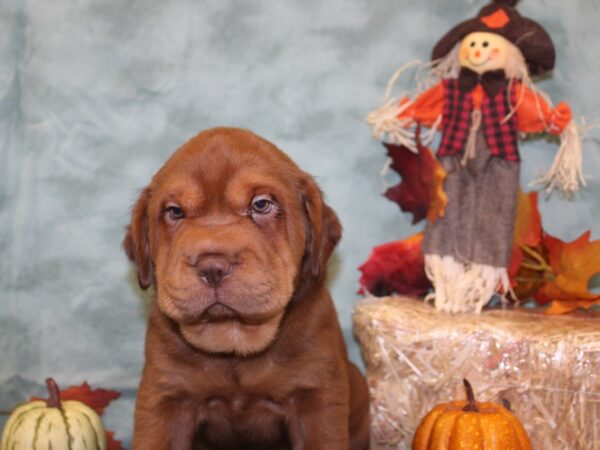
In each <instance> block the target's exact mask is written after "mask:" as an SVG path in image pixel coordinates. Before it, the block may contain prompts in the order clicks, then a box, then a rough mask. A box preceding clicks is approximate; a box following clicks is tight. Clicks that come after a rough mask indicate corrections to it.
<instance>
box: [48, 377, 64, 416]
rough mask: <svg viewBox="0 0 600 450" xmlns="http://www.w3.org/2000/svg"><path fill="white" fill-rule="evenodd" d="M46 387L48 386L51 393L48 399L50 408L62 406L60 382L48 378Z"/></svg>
mask: <svg viewBox="0 0 600 450" xmlns="http://www.w3.org/2000/svg"><path fill="white" fill-rule="evenodd" d="M46 387H47V388H48V393H49V394H50V398H49V399H48V400H46V404H47V405H48V407H49V408H58V409H61V408H62V403H61V402H60V389H58V384H56V381H54V380H53V379H52V378H46Z"/></svg>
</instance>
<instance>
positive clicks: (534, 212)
mask: <svg viewBox="0 0 600 450" xmlns="http://www.w3.org/2000/svg"><path fill="white" fill-rule="evenodd" d="M537 203H538V193H537V192H530V193H529V194H526V193H525V192H523V190H522V189H519V192H518V201H517V214H516V218H515V231H514V233H513V241H514V244H515V245H518V246H523V245H527V246H529V247H536V246H537V245H539V244H540V242H541V240H542V217H541V216H540V211H539V210H538V207H537Z"/></svg>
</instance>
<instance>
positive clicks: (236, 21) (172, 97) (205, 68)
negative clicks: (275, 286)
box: [0, 0, 600, 443]
mask: <svg viewBox="0 0 600 450" xmlns="http://www.w3.org/2000/svg"><path fill="white" fill-rule="evenodd" d="M483 4H484V2H482V1H473V0H472V1H469V0H421V1H414V0H379V1H368V0H302V1H301V0H287V1H275V0H272V1H266V0H263V1H260V0H243V1H242V0H239V1H222V0H202V1H195V0H182V1H177V2H163V1H158V0H143V1H142V0H135V1H127V2H123V1H121V0H78V1H74V0H57V1H52V2H49V1H46V0H2V1H1V2H0V158H1V159H0V255H1V258H0V410H9V409H10V408H11V407H12V406H13V405H14V403H15V402H17V401H20V400H23V399H25V398H27V397H29V396H30V395H31V394H33V393H38V394H39V393H41V391H42V390H41V386H42V384H43V380H44V378H45V377H46V376H49V375H52V376H54V377H55V378H56V379H57V380H58V381H59V382H60V383H61V384H62V385H64V386H67V385H69V384H75V383H77V384H79V383H81V382H82V381H83V380H88V381H89V382H90V383H92V384H93V385H96V386H102V387H106V388H115V389H119V390H121V391H122V392H123V394H124V395H123V398H122V400H119V401H118V402H115V403H114V404H112V405H111V406H110V408H109V409H108V411H107V415H106V419H105V420H106V423H107V425H108V426H109V427H112V428H114V429H116V430H117V437H118V438H120V439H122V440H123V441H124V442H126V443H129V440H130V433H131V428H132V417H131V416H132V412H133V397H134V395H135V389H136V386H137V383H138V378H139V374H140V369H141V367H142V362H143V360H142V349H143V340H144V326H145V311H146V302H147V300H146V299H145V297H144V296H143V295H142V294H141V293H140V292H139V290H138V289H137V287H136V285H135V282H134V277H133V274H132V271H131V268H130V266H129V264H128V262H127V260H126V258H125V257H124V255H123V252H122V251H121V248H120V244H121V239H122V235H123V229H124V227H125V225H126V223H127V221H128V215H129V210H130V206H131V205H132V203H133V202H134V200H135V199H136V196H137V194H138V193H139V191H140V189H141V188H142V187H143V186H144V185H145V184H146V183H147V182H148V181H149V179H150V177H151V175H152V174H153V173H154V172H155V171H156V170H157V169H158V168H159V167H160V165H161V164H162V162H163V161H164V160H165V159H166V158H167V157H168V156H169V154H170V153H171V152H172V151H173V150H174V149H176V148H177V147H178V146H179V145H180V144H182V143H183V142H184V141H186V140H187V139H188V138H190V137H191V136H193V135H194V134H196V133H197V132H198V131H200V130H202V129H204V128H207V127H212V126H215V125H232V126H239V127H246V128H250V129H252V130H254V131H256V132H257V133H258V134H260V135H262V136H264V137H266V138H267V139H269V140H271V141H273V142H274V143H276V144H277V145H278V146H280V147H281V148H282V149H284V150H285V151H287V152H288V153H289V154H290V155H291V156H292V157H293V158H294V159H295V160H296V161H297V162H298V163H299V164H300V166H302V167H303V168H304V169H306V170H307V171H308V172H310V173H312V174H314V175H315V176H316V177H317V179H318V181H319V183H320V185H321V187H322V189H323V190H324V192H325V194H326V197H327V200H328V201H329V203H330V204H331V205H332V206H333V207H334V208H335V209H336V210H337V212H338V213H339V216H340V218H341V220H342V222H343V225H344V228H345V236H344V239H343V241H342V243H341V245H340V246H339V248H338V250H337V253H336V256H335V264H334V275H333V277H332V279H331V289H332V291H333V295H334V297H335V300H336V305H337V307H338V311H339V315H340V320H341V322H342V325H343V328H344V331H345V333H346V337H347V341H348V344H349V346H350V350H351V355H352V358H353V359H355V360H359V359H360V355H359V351H358V348H357V346H356V344H355V343H354V342H353V339H352V329H351V311H352V307H353V305H354V303H355V301H356V300H357V298H358V297H357V295H356V290H357V287H358V284H357V280H358V276H359V273H358V272H357V267H358V266H359V265H360V263H361V262H363V261H364V260H365V259H366V258H367V257H368V255H369V252H370V250H371V248H372V247H373V246H375V245H377V244H380V243H384V242H388V241H391V240H395V239H399V238H403V237H406V236H408V235H409V234H412V233H413V232H415V231H416V230H417V228H414V227H411V225H410V219H411V217H410V216H408V215H406V214H402V213H401V212H400V211H399V209H398V208H397V206H396V205H394V204H392V203H389V202H388V201H386V200H385V199H383V198H382V197H381V182H380V178H379V170H380V168H381V166H382V164H383V163H384V160H385V155H384V149H383V147H381V146H380V144H379V143H378V142H376V141H375V140H372V139H371V136H370V131H369V129H368V127H367V126H366V125H365V122H364V117H365V115H366V114H367V113H368V112H369V111H370V110H371V109H373V108H374V107H376V106H377V105H378V103H379V101H380V100H381V96H382V94H383V91H384V88H385V84H386V81H387V79H388V78H389V77H390V76H391V75H392V73H393V71H394V69H396V68H397V67H398V66H400V65H401V64H403V63H405V62H407V61H409V60H413V59H424V58H427V57H428V55H429V53H430V51H431V49H432V47H433V45H434V44H435V43H436V41H437V39H438V38H439V37H441V35H442V34H443V33H444V32H446V31H447V30H449V29H450V27H452V26H454V25H455V24H456V23H458V22H459V21H461V20H463V19H465V18H467V17H472V16H474V15H475V13H476V12H477V10H478V9H479V8H480V7H481V6H482V5H483ZM520 10H521V12H522V13H523V14H525V15H527V16H530V17H532V18H534V19H535V20H537V21H539V22H541V23H542V24H543V25H544V26H546V27H547V29H548V30H549V32H550V34H551V35H552V37H553V38H554V40H555V43H556V46H557V55H558V62H557V67H556V70H555V71H554V74H553V76H552V77H551V78H549V79H547V80H545V81H544V82H542V83H541V84H540V85H541V87H542V88H543V89H544V90H546V91H547V92H548V93H549V94H550V95H551V96H552V98H553V99H554V100H555V101H559V100H562V99H566V100H567V101H569V102H570V104H571V105H572V107H573V109H574V111H575V113H576V114H577V115H578V116H583V117H587V118H588V119H589V120H591V121H594V120H595V121H599V120H600V86H599V80H600V57H599V52H598V48H599V45H600V26H599V25H598V24H599V23H600V4H599V3H598V1H597V0H577V1H573V2H566V1H563V0H524V1H522V2H521V5H520ZM406 83H407V84H406V86H407V87H410V82H408V81H406ZM590 137H591V139H590V140H589V141H588V142H587V143H586V146H585V158H584V161H585V171H586V173H587V174H589V175H591V176H592V177H594V178H593V179H592V180H591V181H590V183H589V187H588V188H587V190H585V191H584V192H583V193H582V194H581V195H580V196H579V198H578V199H577V201H576V202H567V201H565V200H562V199H561V198H560V197H559V196H553V197H552V198H551V199H550V200H548V201H542V205H541V209H542V214H543V218H544V224H545V226H546V228H547V229H548V230H549V231H550V232H551V233H553V234H555V235H558V236H559V237H561V238H563V239H567V240H568V239H573V238H575V237H577V236H578V235H579V234H580V233H581V232H583V231H584V230H586V229H592V231H593V237H594V238H596V239H597V238H600V235H599V234H600V233H599V231H600V228H599V227H600V225H599V223H600V209H599V203H600V200H599V199H600V184H599V179H600V176H599V175H598V173H599V172H600V144H599V140H598V133H596V134H594V133H591V134H590ZM555 150H556V147H555V145H554V144H551V143H549V142H547V141H544V140H537V141H534V142H529V143H527V144H525V145H524V146H523V148H522V153H523V158H524V163H523V182H524V183H527V182H529V181H530V180H531V179H532V178H534V176H535V174H536V173H538V172H539V171H540V170H541V169H542V168H544V167H547V166H548V165H549V164H550V163H551V161H552V158H553V156H554V154H555ZM1 422H2V420H1V419H0V423H1Z"/></svg>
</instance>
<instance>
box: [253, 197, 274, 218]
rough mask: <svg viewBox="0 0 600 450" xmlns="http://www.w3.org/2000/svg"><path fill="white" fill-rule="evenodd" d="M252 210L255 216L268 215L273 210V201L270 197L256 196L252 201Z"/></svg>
mask: <svg viewBox="0 0 600 450" xmlns="http://www.w3.org/2000/svg"><path fill="white" fill-rule="evenodd" d="M250 209H251V211H250V212H251V213H254V214H267V213H269V212H270V211H271V210H272V209H273V201H272V200H271V199H270V198H269V197H265V196H262V195H259V196H256V197H254V198H253V199H252V203H251V204H250Z"/></svg>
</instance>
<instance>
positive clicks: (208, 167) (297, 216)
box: [123, 128, 369, 450]
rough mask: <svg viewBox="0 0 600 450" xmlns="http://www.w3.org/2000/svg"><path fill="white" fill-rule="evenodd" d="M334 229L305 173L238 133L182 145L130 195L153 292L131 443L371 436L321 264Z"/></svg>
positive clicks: (212, 133) (265, 445)
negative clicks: (134, 200)
mask: <svg viewBox="0 0 600 450" xmlns="http://www.w3.org/2000/svg"><path fill="white" fill-rule="evenodd" d="M340 236H341V227H340V224H339V222H338V219H337V217H336V215H335V213H334V212H333V211H332V210H331V208H329V207H328V206H327V205H326V204H325V203H324V202H323V198H322V195H321V192H320V190H319V188H318V187H317V185H316V184H315V182H314V181H313V179H312V178H311V177H310V176H309V175H307V174H306V173H305V172H303V171H301V170H300V169H299V168H298V167H297V166H296V164H294V162H292V160H291V159H290V158H289V157H287V156H286V155H285V154H284V153H283V152H281V151H280V150H278V149H277V148H276V147H275V146H273V145H272V144H270V143H269V142H267V141H265V140H263V139H261V138H260V137H258V136H256V135H254V134H252V133H250V132H248V131H244V130H239V129H230V128H219V129H212V130H208V131H205V132H203V133H201V134H199V135H198V136H196V137H195V138H193V139H191V140H190V141H189V142H187V143H186V144H185V145H183V146H182V147H181V148H180V149H179V150H177V151H176V152H175V154H174V155H173V156H172V157H171V158H170V159H169V160H168V161H167V162H166V164H165V165H164V166H163V167H162V168H161V169H160V170H159V171H158V173H157V174H156V175H155V176H154V177H153V178H152V181H151V183H150V185H149V186H148V187H147V188H146V189H144V191H143V192H142V194H141V196H140V199H139V200H138V202H137V203H136V205H135V207H134V210H133V214H132V219H131V224H130V226H129V227H128V229H127V234H126V236H125V240H124V243H123V245H124V247H125V250H126V252H127V255H128V256H129V258H130V259H131V260H132V261H133V262H134V264H135V266H136V269H137V273H138V279H139V283H140V285H141V286H142V287H143V288H148V287H150V286H151V285H153V286H154V291H155V292H156V299H155V301H154V304H153V307H152V312H151V314H150V319H149V325H148V332H147V336H146V364H145V367H144V372H143V376H142V381H141V385H140V389H139V394H138V398H137V403H136V411H135V431H134V438H133V448H134V450H154V449H164V450H192V449H252V450H267V449H294V450H300V449H307V450H308V449H327V450H335V449H339V450H347V449H353V450H354V449H356V450H363V449H366V448H367V447H368V429H369V418H368V392H367V386H366V383H365V380H364V378H363V377H362V375H361V374H360V372H359V371H358V369H357V368H356V367H355V366H354V365H353V364H351V363H350V362H349V361H348V358H347V354H346V349H345V345H344V340H343V337H342V333H341V330H340V326H339V323H338V321H337V316H336V313H335V309H334V306H333V302H332V300H331V297H330V295H329V293H328V291H327V289H326V287H325V283H324V279H325V267H326V264H327V260H328V259H329V257H330V255H331V253H332V251H333V249H334V247H335V246H336V244H337V242H338V240H339V239H340Z"/></svg>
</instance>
